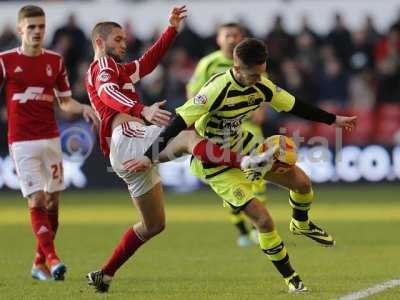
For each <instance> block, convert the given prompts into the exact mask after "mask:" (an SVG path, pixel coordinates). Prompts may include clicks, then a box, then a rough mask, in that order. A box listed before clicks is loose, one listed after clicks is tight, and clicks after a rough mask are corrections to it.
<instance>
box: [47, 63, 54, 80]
mask: <svg viewBox="0 0 400 300" xmlns="http://www.w3.org/2000/svg"><path fill="white" fill-rule="evenodd" d="M46 74H47V76H49V77H51V76H53V70H52V68H51V66H50V65H49V64H47V65H46Z"/></svg>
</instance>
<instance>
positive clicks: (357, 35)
mask: <svg viewBox="0 0 400 300" xmlns="http://www.w3.org/2000/svg"><path fill="white" fill-rule="evenodd" d="M352 46H353V47H352V50H351V53H350V60H349V67H350V69H351V70H352V71H353V72H356V71H359V70H362V69H371V68H373V66H374V58H373V49H372V47H371V45H370V44H369V42H368V35H367V31H366V30H358V31H354V32H353V33H352Z"/></svg>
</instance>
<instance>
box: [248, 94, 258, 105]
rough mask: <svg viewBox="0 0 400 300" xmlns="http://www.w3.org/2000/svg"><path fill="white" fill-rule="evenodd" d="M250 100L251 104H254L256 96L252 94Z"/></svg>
mask: <svg viewBox="0 0 400 300" xmlns="http://www.w3.org/2000/svg"><path fill="white" fill-rule="evenodd" d="M248 101H249V104H250V105H254V103H255V102H256V96H255V95H250V96H249V99H248Z"/></svg>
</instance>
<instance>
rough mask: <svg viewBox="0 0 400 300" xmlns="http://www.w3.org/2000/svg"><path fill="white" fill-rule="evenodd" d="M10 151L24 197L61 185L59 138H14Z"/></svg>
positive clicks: (54, 190)
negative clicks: (18, 140)
mask: <svg viewBox="0 0 400 300" xmlns="http://www.w3.org/2000/svg"><path fill="white" fill-rule="evenodd" d="M10 154H11V157H12V158H13V161H14V165H15V169H16V171H17V175H18V179H19V184H20V187H21V192H22V195H23V196H24V197H27V196H29V195H31V194H33V193H35V192H38V191H45V192H48V193H53V192H58V191H62V190H64V189H65V186H64V172H63V165H62V152H61V143H60V138H58V137H57V138H52V139H43V140H32V141H20V142H14V143H12V144H11V145H10Z"/></svg>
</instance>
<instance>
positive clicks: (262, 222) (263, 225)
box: [256, 216, 274, 232]
mask: <svg viewBox="0 0 400 300" xmlns="http://www.w3.org/2000/svg"><path fill="white" fill-rule="evenodd" d="M256 227H257V228H258V230H259V231H262V232H269V231H272V230H273V228H274V224H273V222H272V220H271V218H269V216H261V217H260V218H258V220H257V222H256Z"/></svg>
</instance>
